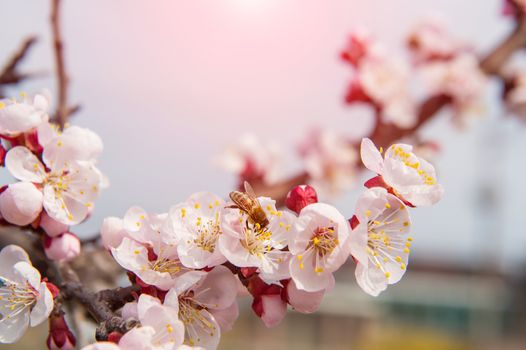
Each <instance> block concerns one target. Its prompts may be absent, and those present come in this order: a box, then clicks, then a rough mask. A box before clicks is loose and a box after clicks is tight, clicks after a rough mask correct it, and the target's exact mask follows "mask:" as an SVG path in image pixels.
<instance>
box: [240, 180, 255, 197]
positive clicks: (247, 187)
mask: <svg viewBox="0 0 526 350" xmlns="http://www.w3.org/2000/svg"><path fill="white" fill-rule="evenodd" d="M243 185H244V187H245V192H246V193H247V194H248V196H249V197H250V198H252V199H256V198H257V196H256V193H255V192H254V189H253V188H252V186H250V184H249V183H248V181H245V183H244V184H243Z"/></svg>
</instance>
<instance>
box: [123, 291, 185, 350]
mask: <svg viewBox="0 0 526 350" xmlns="http://www.w3.org/2000/svg"><path fill="white" fill-rule="evenodd" d="M123 318H125V319H129V318H135V319H138V320H139V321H140V323H141V326H142V327H141V328H143V327H149V328H150V329H151V330H153V332H152V331H141V332H146V334H149V336H147V337H145V339H143V341H145V340H147V343H150V344H151V345H152V347H151V348H153V349H166V350H168V349H177V348H178V347H179V345H181V344H182V343H183V340H184V333H185V326H184V324H183V322H182V321H181V320H179V299H178V296H177V293H176V292H175V290H170V291H169V292H168V293H167V294H166V296H165V298H164V301H163V303H161V301H160V300H159V299H157V298H155V297H152V296H150V295H148V294H141V295H140V296H139V300H138V301H137V302H136V303H128V304H126V306H125V309H124V310H123ZM127 334H128V333H127ZM125 336H126V335H125ZM131 336H132V335H128V337H127V338H124V337H123V338H121V340H120V341H119V345H120V346H121V347H122V348H126V346H124V345H125V344H126V343H128V342H129V343H130V344H131V343H132V342H130V341H129V338H130V337H131ZM153 345H154V346H153Z"/></svg>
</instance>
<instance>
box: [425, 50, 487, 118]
mask: <svg viewBox="0 0 526 350" xmlns="http://www.w3.org/2000/svg"><path fill="white" fill-rule="evenodd" d="M421 74H422V77H423V80H424V84H425V85H426V87H427V90H428V93H429V94H431V95H445V96H448V97H449V98H451V99H452V102H453V108H454V110H455V119H454V120H455V121H456V122H457V123H458V124H459V125H460V126H462V125H463V124H464V123H465V122H466V120H467V119H468V118H469V117H471V116H474V115H478V114H480V112H481V111H482V110H483V109H484V102H483V100H484V97H485V94H486V91H487V87H488V82H489V80H488V78H487V77H486V76H485V75H484V73H483V72H482V71H481V70H480V68H479V63H478V60H477V57H476V56H475V55H474V54H472V53H469V52H464V53H462V54H459V55H456V56H455V57H454V58H453V59H451V60H448V61H435V62H431V63H428V64H426V65H424V66H422V68H421Z"/></svg>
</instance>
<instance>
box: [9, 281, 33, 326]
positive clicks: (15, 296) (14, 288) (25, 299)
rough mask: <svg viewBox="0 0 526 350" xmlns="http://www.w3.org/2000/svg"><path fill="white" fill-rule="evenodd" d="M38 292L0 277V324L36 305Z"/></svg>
mask: <svg viewBox="0 0 526 350" xmlns="http://www.w3.org/2000/svg"><path fill="white" fill-rule="evenodd" d="M37 296H38V292H37V291H36V290H35V289H34V288H33V287H32V286H30V285H29V284H28V283H26V285H19V284H16V283H13V282H11V281H9V280H7V279H5V278H3V277H0V322H3V321H4V320H6V319H10V318H14V317H16V316H17V315H19V314H20V313H22V312H24V310H26V309H27V308H31V307H32V306H33V305H34V304H35V303H36V298H37Z"/></svg>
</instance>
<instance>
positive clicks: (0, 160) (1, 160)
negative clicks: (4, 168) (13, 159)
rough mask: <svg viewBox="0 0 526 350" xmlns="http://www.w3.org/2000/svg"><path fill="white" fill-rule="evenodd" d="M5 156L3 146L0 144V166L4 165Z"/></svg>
mask: <svg viewBox="0 0 526 350" xmlns="http://www.w3.org/2000/svg"><path fill="white" fill-rule="evenodd" d="M6 154H7V151H6V150H5V148H4V146H2V145H1V144H0V165H4V163H5V155H6Z"/></svg>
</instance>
